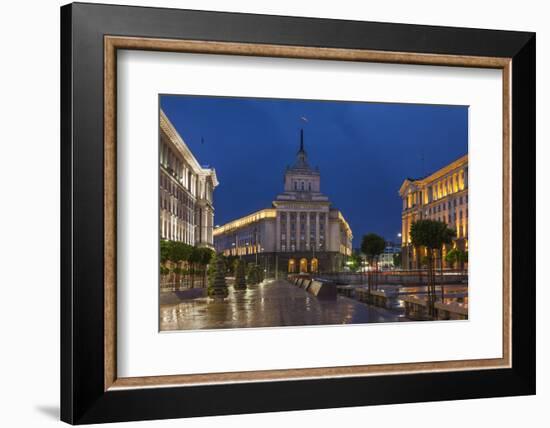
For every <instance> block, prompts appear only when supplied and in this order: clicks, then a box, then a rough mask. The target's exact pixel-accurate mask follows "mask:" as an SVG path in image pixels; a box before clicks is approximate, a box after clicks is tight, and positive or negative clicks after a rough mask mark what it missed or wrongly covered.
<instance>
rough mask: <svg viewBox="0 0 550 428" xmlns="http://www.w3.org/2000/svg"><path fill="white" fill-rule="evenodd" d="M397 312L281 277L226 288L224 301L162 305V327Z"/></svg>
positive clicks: (390, 317) (323, 321)
mask: <svg viewBox="0 0 550 428" xmlns="http://www.w3.org/2000/svg"><path fill="white" fill-rule="evenodd" d="M399 318H400V317H399V315H398V314H394V313H392V312H390V311H388V310H386V309H382V308H378V307H374V306H370V305H366V304H364V303H360V302H358V301H356V300H353V299H349V298H347V297H344V296H338V297H337V299H336V300H320V299H317V298H316V297H314V296H312V295H311V294H309V293H307V292H306V291H304V290H303V289H301V288H298V287H295V286H294V285H291V284H289V283H288V282H287V281H285V280H278V281H271V282H266V283H263V284H260V285H257V286H252V287H251V288H249V289H247V290H244V291H235V290H233V287H229V296H228V298H227V299H226V300H225V301H215V300H212V299H208V298H206V297H204V298H198V299H191V300H183V301H181V302H180V303H178V304H170V305H161V306H160V329H161V331H167V330H196V329H216V328H246V327H282V326H302V325H327V324H361V323H378V322H395V321H399Z"/></svg>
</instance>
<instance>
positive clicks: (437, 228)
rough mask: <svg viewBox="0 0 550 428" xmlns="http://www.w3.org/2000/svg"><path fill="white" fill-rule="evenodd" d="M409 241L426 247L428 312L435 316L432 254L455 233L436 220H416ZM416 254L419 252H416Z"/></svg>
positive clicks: (419, 246) (439, 249) (450, 240)
mask: <svg viewBox="0 0 550 428" xmlns="http://www.w3.org/2000/svg"><path fill="white" fill-rule="evenodd" d="M410 235H411V242H412V244H413V245H414V246H415V247H417V248H425V249H426V258H427V265H428V285H427V287H428V314H429V315H430V316H431V317H432V318H433V317H434V316H435V299H436V295H435V272H434V256H435V252H436V251H441V249H442V248H443V246H444V245H447V244H450V243H451V242H452V240H453V238H454V237H455V236H456V233H455V231H454V230H453V229H450V228H449V227H447V225H446V224H445V223H443V222H441V221H437V220H417V221H415V222H414V223H412V225H411V233H410ZM417 256H419V254H418V253H417Z"/></svg>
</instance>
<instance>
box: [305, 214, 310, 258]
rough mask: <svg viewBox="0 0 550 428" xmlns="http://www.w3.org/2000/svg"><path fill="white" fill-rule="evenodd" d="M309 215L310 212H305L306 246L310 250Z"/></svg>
mask: <svg viewBox="0 0 550 428" xmlns="http://www.w3.org/2000/svg"><path fill="white" fill-rule="evenodd" d="M309 217H310V213H309V212H308V213H307V219H306V248H307V249H308V250H311V239H310V236H311V233H310V231H309V228H310V220H309Z"/></svg>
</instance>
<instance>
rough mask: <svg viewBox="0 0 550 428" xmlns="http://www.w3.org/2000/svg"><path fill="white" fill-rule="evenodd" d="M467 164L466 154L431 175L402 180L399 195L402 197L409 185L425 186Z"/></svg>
mask: <svg viewBox="0 0 550 428" xmlns="http://www.w3.org/2000/svg"><path fill="white" fill-rule="evenodd" d="M467 162H468V154H465V155H464V156H461V157H459V158H458V159H456V160H454V161H452V162H451V163H450V164H447V165H445V166H444V167H442V168H440V169H438V170H436V171H435V172H433V173H431V174H430V175H428V176H426V177H423V178H418V179H411V178H406V179H405V180H403V183H402V184H401V187H400V188H399V194H400V195H401V196H402V195H403V192H404V191H405V188H406V186H407V185H409V184H411V183H414V184H418V185H423V184H426V183H427V182H430V181H434V180H437V179H438V178H439V177H441V176H443V175H445V174H447V173H448V172H450V171H452V170H453V169H455V168H458V167H459V166H461V165H463V164H465V163H467Z"/></svg>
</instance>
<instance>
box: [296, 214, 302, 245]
mask: <svg viewBox="0 0 550 428" xmlns="http://www.w3.org/2000/svg"><path fill="white" fill-rule="evenodd" d="M301 242H302V241H300V211H296V251H300V243H301Z"/></svg>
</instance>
